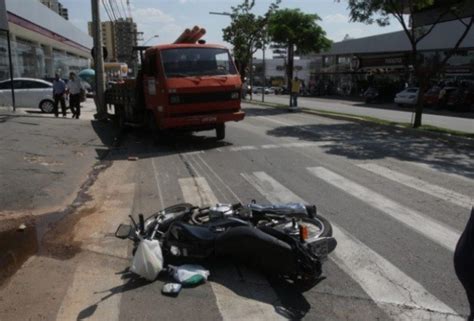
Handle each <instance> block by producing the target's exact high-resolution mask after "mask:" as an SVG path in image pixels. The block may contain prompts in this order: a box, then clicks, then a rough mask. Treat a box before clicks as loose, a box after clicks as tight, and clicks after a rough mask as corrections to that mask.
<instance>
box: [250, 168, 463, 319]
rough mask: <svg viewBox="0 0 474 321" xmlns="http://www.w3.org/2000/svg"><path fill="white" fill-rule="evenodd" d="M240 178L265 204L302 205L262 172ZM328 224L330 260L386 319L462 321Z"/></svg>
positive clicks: (416, 283) (367, 248)
mask: <svg viewBox="0 0 474 321" xmlns="http://www.w3.org/2000/svg"><path fill="white" fill-rule="evenodd" d="M241 175H242V177H244V178H245V179H246V180H247V181H248V182H249V183H250V184H252V185H254V186H255V187H256V188H257V190H258V191H259V192H260V193H261V194H262V195H263V196H265V198H266V199H267V200H268V201H269V202H272V203H286V202H302V203H306V202H305V201H304V200H303V199H302V198H301V197H299V196H297V195H295V194H294V193H293V192H292V191H290V190H289V189H287V188H286V187H285V186H283V185H282V184H280V183H279V182H278V181H276V180H275V179H273V178H272V177H271V176H269V175H268V174H266V173H265V172H254V173H253V175H249V174H245V173H242V174H241ZM331 224H332V227H333V232H334V237H335V238H336V240H337V242H338V245H337V248H336V250H335V252H334V253H333V254H330V258H331V259H332V260H333V261H334V262H335V263H336V264H337V265H338V266H339V267H340V268H341V269H343V270H344V271H345V272H346V273H347V274H348V275H349V276H351V277H352V278H353V279H354V280H355V281H356V282H357V283H359V284H360V286H361V287H362V288H363V289H364V290H365V292H366V293H367V294H368V295H369V296H370V297H371V298H372V300H374V302H375V303H376V304H377V305H378V306H379V307H380V308H381V309H382V310H383V311H385V312H386V313H387V315H389V316H391V317H392V318H393V319H395V320H462V318H460V317H459V316H458V315H457V314H456V312H455V311H454V310H452V309H451V308H450V307H449V306H447V305H446V304H444V303H443V302H441V301H440V300H438V299H437V298H436V297H435V296H433V295H431V294H430V293H429V292H428V291H427V290H426V289H425V288H424V287H423V286H422V285H421V284H419V283H418V282H416V281H415V280H414V279H412V278H410V277H409V276H408V275H406V274H405V273H403V272H402V271H401V270H400V269H398V268H397V267H396V266H395V265H393V264H392V263H390V262H389V261H387V260H386V259H384V258H383V257H382V256H380V255H379V254H378V253H376V252H375V251H373V250H371V249H370V248H369V247H367V246H366V245H364V244H363V243H362V242H360V241H359V240H358V239H356V238H355V237H353V236H352V235H350V234H349V233H348V232H347V231H345V230H344V229H342V228H340V227H338V226H337V225H336V224H334V223H331Z"/></svg>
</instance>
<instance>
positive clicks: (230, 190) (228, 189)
mask: <svg viewBox="0 0 474 321" xmlns="http://www.w3.org/2000/svg"><path fill="white" fill-rule="evenodd" d="M198 158H199V159H200V160H201V162H202V163H203V164H204V166H206V167H207V168H208V169H209V171H210V172H211V173H212V174H213V175H214V177H215V178H217V180H218V181H219V182H221V184H222V185H224V187H225V188H226V189H227V191H229V193H230V194H231V195H232V196H233V197H234V198H235V199H236V200H237V201H239V202H240V203H242V200H241V199H240V197H239V196H237V194H235V193H234V191H233V190H232V189H231V188H230V186H229V185H228V184H227V183H225V182H224V180H223V179H222V178H221V177H220V176H219V175H217V173H216V172H215V171H214V170H213V169H212V167H211V166H209V164H208V163H207V162H206V161H205V160H204V158H202V156H201V155H198Z"/></svg>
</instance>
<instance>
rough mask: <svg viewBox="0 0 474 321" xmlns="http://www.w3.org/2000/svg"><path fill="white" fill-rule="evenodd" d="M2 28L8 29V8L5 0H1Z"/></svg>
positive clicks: (0, 16) (0, 17)
mask: <svg viewBox="0 0 474 321" xmlns="http://www.w3.org/2000/svg"><path fill="white" fill-rule="evenodd" d="M0 30H8V19H7V8H6V6H5V0H0Z"/></svg>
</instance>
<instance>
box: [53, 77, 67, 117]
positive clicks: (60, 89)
mask: <svg viewBox="0 0 474 321" xmlns="http://www.w3.org/2000/svg"><path fill="white" fill-rule="evenodd" d="M65 94H66V84H65V83H64V80H62V79H61V78H60V77H59V74H58V73H56V74H55V75H54V80H53V99H54V104H53V112H54V116H56V117H58V104H59V103H60V104H61V111H62V112H63V117H66V101H65V98H64V95H65Z"/></svg>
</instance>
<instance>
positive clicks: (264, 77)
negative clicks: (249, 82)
mask: <svg viewBox="0 0 474 321" xmlns="http://www.w3.org/2000/svg"><path fill="white" fill-rule="evenodd" d="M265 47H266V45H265V42H263V49H262V50H263V59H262V62H263V63H262V66H263V90H262V103H263V102H265V86H266V85H267V84H266V72H265V68H266V66H265V49H266V48H265Z"/></svg>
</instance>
